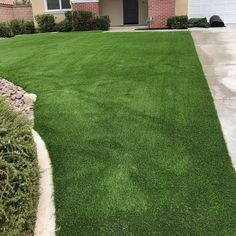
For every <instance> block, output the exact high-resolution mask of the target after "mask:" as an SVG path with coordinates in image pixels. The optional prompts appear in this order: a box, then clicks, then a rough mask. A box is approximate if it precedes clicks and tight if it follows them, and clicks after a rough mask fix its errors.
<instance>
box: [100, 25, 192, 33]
mask: <svg viewBox="0 0 236 236" xmlns="http://www.w3.org/2000/svg"><path fill="white" fill-rule="evenodd" d="M175 31H188V30H186V29H184V30H183V29H176V30H173V29H172V30H171V29H158V30H148V27H147V26H140V25H137V26H126V25H125V26H117V27H110V30H109V31H104V32H105V33H106V32H136V33H141V32H175Z"/></svg>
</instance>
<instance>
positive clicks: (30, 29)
mask: <svg viewBox="0 0 236 236" xmlns="http://www.w3.org/2000/svg"><path fill="white" fill-rule="evenodd" d="M33 33H35V26H34V22H33V21H25V34H33Z"/></svg>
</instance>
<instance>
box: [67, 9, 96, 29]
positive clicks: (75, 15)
mask: <svg viewBox="0 0 236 236" xmlns="http://www.w3.org/2000/svg"><path fill="white" fill-rule="evenodd" d="M92 23H93V14H92V12H90V11H73V12H72V28H73V30H74V31H87V30H92V29H93V26H92Z"/></svg>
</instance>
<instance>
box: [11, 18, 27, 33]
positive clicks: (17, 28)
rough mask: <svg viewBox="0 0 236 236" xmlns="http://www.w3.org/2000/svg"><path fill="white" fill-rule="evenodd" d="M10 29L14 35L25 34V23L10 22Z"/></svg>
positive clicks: (20, 21) (16, 20) (21, 21)
mask: <svg viewBox="0 0 236 236" xmlns="http://www.w3.org/2000/svg"><path fill="white" fill-rule="evenodd" d="M10 27H11V30H12V32H13V34H14V35H18V34H24V32H25V21H24V20H18V19H15V20H12V21H11V22H10Z"/></svg>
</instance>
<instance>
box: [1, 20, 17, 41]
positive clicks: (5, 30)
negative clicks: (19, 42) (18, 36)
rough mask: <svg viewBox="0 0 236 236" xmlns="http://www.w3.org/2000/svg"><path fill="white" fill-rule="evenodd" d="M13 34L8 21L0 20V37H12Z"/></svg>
mask: <svg viewBox="0 0 236 236" xmlns="http://www.w3.org/2000/svg"><path fill="white" fill-rule="evenodd" d="M13 36H14V34H13V33H12V30H11V27H10V25H9V24H8V23H1V22H0V37H1V38H8V37H13Z"/></svg>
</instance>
